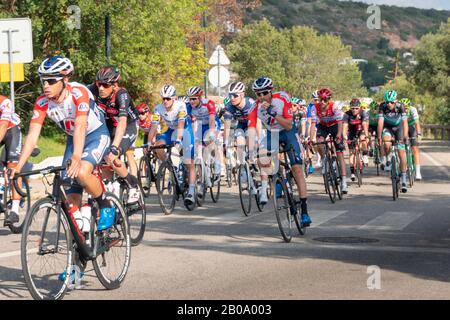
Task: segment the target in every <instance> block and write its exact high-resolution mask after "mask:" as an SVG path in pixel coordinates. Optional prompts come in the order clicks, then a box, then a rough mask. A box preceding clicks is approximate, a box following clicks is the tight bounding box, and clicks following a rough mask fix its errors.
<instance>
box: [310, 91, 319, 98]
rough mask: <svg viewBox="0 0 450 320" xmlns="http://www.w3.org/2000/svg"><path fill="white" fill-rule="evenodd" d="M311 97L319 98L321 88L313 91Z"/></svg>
mask: <svg viewBox="0 0 450 320" xmlns="http://www.w3.org/2000/svg"><path fill="white" fill-rule="evenodd" d="M311 97H312V98H313V99H319V90H316V91H314V92H313V93H312V95H311Z"/></svg>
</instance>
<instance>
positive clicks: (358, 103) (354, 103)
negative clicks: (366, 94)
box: [350, 98, 361, 108]
mask: <svg viewBox="0 0 450 320" xmlns="http://www.w3.org/2000/svg"><path fill="white" fill-rule="evenodd" d="M350 107H353V108H355V107H361V101H359V99H358V98H353V99H352V101H350Z"/></svg>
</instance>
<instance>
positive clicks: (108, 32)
mask: <svg viewBox="0 0 450 320" xmlns="http://www.w3.org/2000/svg"><path fill="white" fill-rule="evenodd" d="M105 53H106V63H107V64H110V59H111V24H110V20H109V15H106V16H105Z"/></svg>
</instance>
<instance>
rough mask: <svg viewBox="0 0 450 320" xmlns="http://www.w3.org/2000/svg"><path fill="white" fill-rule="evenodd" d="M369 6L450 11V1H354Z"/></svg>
mask: <svg viewBox="0 0 450 320" xmlns="http://www.w3.org/2000/svg"><path fill="white" fill-rule="evenodd" d="M340 1H348V0H340ZM353 1H354V2H365V3H369V4H386V5H393V6H398V7H416V8H421V9H436V10H450V0H426V1H424V0H356V1H355V0H353Z"/></svg>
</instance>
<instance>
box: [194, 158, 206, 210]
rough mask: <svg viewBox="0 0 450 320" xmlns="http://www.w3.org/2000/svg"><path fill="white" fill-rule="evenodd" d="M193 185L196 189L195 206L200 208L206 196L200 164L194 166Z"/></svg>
mask: <svg viewBox="0 0 450 320" xmlns="http://www.w3.org/2000/svg"><path fill="white" fill-rule="evenodd" d="M195 185H196V188H197V190H196V192H197V205H198V206H199V207H201V206H202V205H203V204H204V203H205V194H206V186H205V177H204V174H203V170H202V164H201V163H196V164H195Z"/></svg>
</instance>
